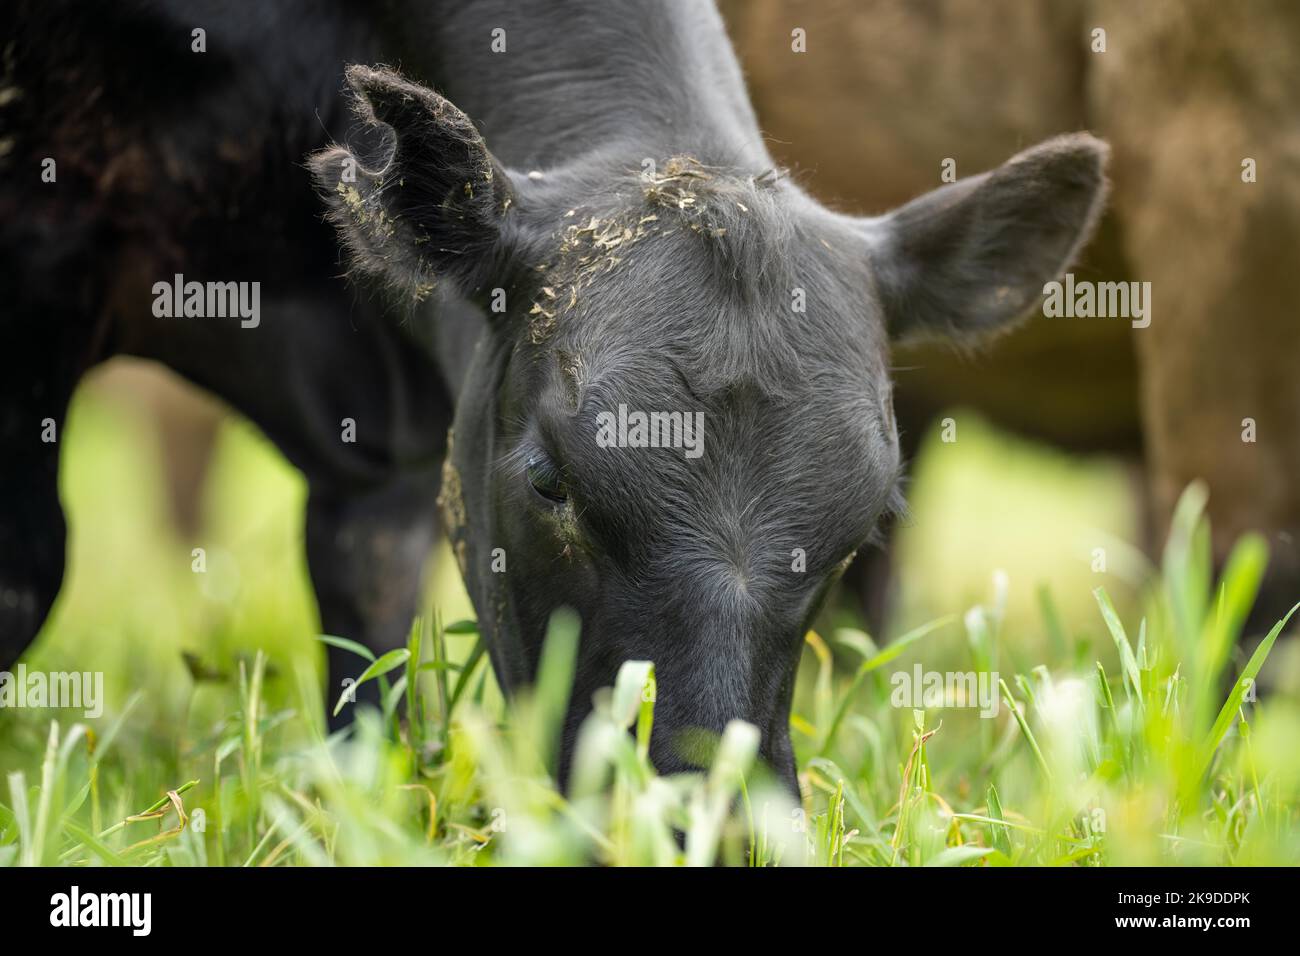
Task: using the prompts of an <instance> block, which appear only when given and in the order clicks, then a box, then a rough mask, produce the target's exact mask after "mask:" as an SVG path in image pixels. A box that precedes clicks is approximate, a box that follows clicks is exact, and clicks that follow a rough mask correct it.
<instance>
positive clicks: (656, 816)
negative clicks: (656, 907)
mask: <svg viewBox="0 0 1300 956" xmlns="http://www.w3.org/2000/svg"><path fill="white" fill-rule="evenodd" d="M76 416H77V417H76V418H74V422H73V424H72V425H71V426H70V429H69V432H70V433H71V432H72V430H73V429H74V428H75V429H77V434H78V435H79V436H81V437H80V438H78V439H77V440H76V441H75V442H71V441H70V445H69V448H68V451H67V456H68V461H67V462H66V468H65V472H64V480H65V482H66V484H65V489H64V491H65V494H66V495H67V496H68V497H69V498H70V499H71V501H72V502H73V509H72V510H73V518H74V521H73V537H74V541H73V550H74V556H73V576H74V579H73V580H72V581H71V582H70V587H69V593H68V594H67V595H65V597H64V598H63V599H62V600H61V602H60V607H59V608H58V610H57V612H56V616H55V620H53V621H52V622H51V625H50V627H49V628H48V629H47V633H46V635H45V637H44V638H43V639H42V642H41V644H40V645H39V646H38V647H37V648H36V649H35V651H34V653H33V655H32V656H31V658H30V660H29V665H30V666H32V667H40V668H44V669H49V670H59V669H77V670H84V669H88V668H102V669H104V670H105V672H106V674H107V676H108V678H109V683H110V687H111V691H110V694H109V708H108V711H106V714H105V716H104V717H103V718H102V719H100V720H98V721H94V722H91V723H92V725H93V727H88V726H85V725H83V724H80V723H77V719H78V716H79V715H78V714H77V712H74V711H64V712H54V713H55V714H56V719H55V720H51V719H50V716H51V712H50V711H35V710H7V711H0V865H6V864H7V865H17V864H67V865H120V864H130V865H152V866H157V865H226V866H240V865H248V866H286V865H355V864H451V865H502V864H581V863H587V862H602V863H610V864H647V865H648V864H654V865H659V864H710V863H713V862H715V861H722V862H725V863H729V864H735V865H770V864H773V863H781V864H808V865H824V866H841V865H844V866H853V865H872V866H886V865H898V866H1005V865H1076V866H1099V865H1132V864H1157V865H1164V864H1169V865H1182V864H1209V865H1255V864H1285V865H1294V864H1296V863H1297V862H1300V821H1298V820H1297V806H1298V798H1300V753H1297V751H1296V748H1295V746H1294V741H1295V740H1296V739H1298V737H1300V704H1298V703H1297V700H1296V698H1295V696H1294V695H1293V694H1291V693H1289V692H1288V691H1287V690H1286V686H1285V680H1284V679H1283V678H1284V677H1285V675H1284V674H1281V673H1280V669H1279V663H1280V661H1279V659H1278V657H1277V654H1276V653H1273V654H1271V655H1270V652H1271V651H1274V650H1281V649H1282V648H1281V644H1278V645H1277V646H1276V648H1275V647H1274V640H1275V638H1276V636H1277V633H1278V632H1279V631H1280V629H1281V628H1280V625H1279V628H1278V629H1275V630H1274V631H1273V632H1272V633H1271V634H1270V635H1268V636H1267V637H1266V638H1265V640H1264V641H1263V642H1261V643H1259V644H1258V649H1257V650H1255V651H1254V652H1253V656H1252V655H1249V654H1247V653H1245V652H1244V651H1243V650H1242V647H1243V646H1245V647H1246V648H1249V647H1251V646H1252V645H1253V642H1246V643H1245V644H1244V645H1243V642H1242V640H1241V635H1240V631H1241V628H1242V621H1243V620H1244V618H1245V614H1246V611H1247V610H1248V609H1249V607H1250V604H1251V602H1252V601H1253V599H1254V596H1255V592H1256V590H1257V588H1258V584H1259V580H1260V577H1261V575H1262V572H1263V567H1264V563H1265V560H1266V555H1265V552H1264V546H1263V544H1262V542H1261V541H1259V540H1257V539H1255V538H1245V539H1243V540H1242V541H1241V542H1239V544H1238V546H1237V549H1236V551H1235V552H1234V554H1233V556H1232V559H1231V560H1230V561H1229V562H1228V565H1227V568H1226V570H1225V571H1224V573H1223V575H1222V578H1221V579H1220V580H1218V581H1214V580H1212V579H1211V575H1210V569H1209V558H1208V533H1207V529H1206V526H1205V523H1204V521H1203V519H1202V511H1203V507H1204V496H1203V493H1202V492H1201V491H1200V489H1199V488H1197V487H1195V486H1194V487H1193V488H1192V489H1190V490H1189V492H1188V493H1187V494H1186V495H1185V496H1184V499H1183V502H1182V504H1181V506H1180V508H1179V513H1178V516H1177V519H1176V521H1175V525H1174V528H1173V532H1172V534H1171V536H1170V541H1169V544H1168V546H1167V548H1166V549H1165V552H1164V555H1163V557H1162V560H1161V568H1160V569H1159V571H1158V572H1152V573H1149V574H1144V575H1143V576H1142V577H1141V578H1140V580H1137V581H1136V582H1134V583H1136V585H1137V586H1135V587H1131V588H1130V587H1127V586H1126V585H1127V583H1129V581H1130V578H1128V577H1125V578H1123V579H1116V578H1114V577H1110V578H1107V577H1105V576H1097V575H1091V574H1088V573H1077V574H1075V575H1073V577H1071V578H1070V579H1069V580H1068V581H1067V582H1065V584H1064V585H1063V584H1062V583H1061V582H1059V581H1057V580H1051V582H1050V584H1049V585H1045V584H1044V583H1043V582H1042V581H1041V580H1040V579H1038V578H1036V577H1032V576H1029V575H1030V572H1029V571H1027V570H1026V569H1025V568H1024V567H1017V566H1016V565H1015V564H1010V566H1009V570H1008V571H1007V573H1005V574H998V575H997V576H996V577H993V576H986V577H985V578H984V580H985V581H986V582H987V583H986V585H985V591H986V596H984V597H976V598H975V601H974V603H970V602H958V600H957V599H956V598H954V597H952V595H951V594H949V595H948V596H947V597H937V598H936V597H932V598H931V600H930V603H931V604H937V605H939V606H935V607H931V608H930V610H931V611H932V613H931V614H930V615H929V616H923V615H920V614H919V613H918V612H919V611H920V610H922V609H923V606H922V605H921V604H919V603H918V602H920V601H921V599H920V598H919V597H918V596H917V595H915V594H913V595H912V596H911V599H910V601H909V611H908V617H909V618H910V619H909V620H907V621H906V622H905V623H906V625H907V629H906V630H905V631H901V632H900V633H898V634H896V635H890V636H888V637H887V638H886V637H873V636H871V635H868V634H866V633H865V632H863V631H862V630H860V629H858V628H855V627H853V626H852V623H853V622H852V621H837V622H835V623H834V624H828V625H827V627H826V629H825V630H824V631H823V632H822V633H821V634H818V633H810V634H809V635H808V637H807V642H806V647H805V654H804V660H803V662H802V666H801V670H800V679H799V683H798V687H797V690H796V698H795V708H794V714H793V718H792V734H793V738H794V742H795V745H796V751H797V756H798V763H799V770H800V784H801V787H802V791H803V792H802V795H801V799H800V800H798V801H795V800H793V799H792V798H791V797H789V796H787V795H786V794H785V793H783V792H782V791H781V790H780V788H778V787H776V786H775V785H774V783H773V781H772V780H771V779H770V777H769V776H768V775H767V774H766V773H765V772H764V771H763V768H762V767H761V766H759V765H758V764H757V762H756V761H755V757H754V754H755V749H756V743H757V741H756V735H755V733H754V731H753V730H752V728H749V727H747V726H746V725H743V724H739V723H736V724H733V725H732V726H731V727H729V728H728V729H727V731H726V733H725V734H724V735H723V737H722V739H721V740H720V741H719V743H718V749H717V751H716V754H717V756H716V759H715V763H714V765H713V767H712V769H711V770H710V771H709V772H708V773H700V774H695V775H681V776H676V777H668V778H664V777H659V776H658V775H656V774H655V773H654V771H653V769H652V768H651V767H650V765H649V763H648V760H647V756H646V754H647V741H648V739H649V734H650V732H651V729H652V727H653V720H654V692H653V691H654V673H653V668H652V666H651V664H650V663H649V662H629V663H628V664H626V665H625V666H624V668H623V669H622V671H621V672H620V674H619V677H618V681H617V683H616V685H615V686H614V687H613V688H611V689H610V690H609V692H608V693H607V694H605V695H603V696H602V697H601V698H600V700H599V701H598V706H597V708H596V711H595V713H594V714H593V716H592V718H591V719H590V721H589V722H588V723H587V725H586V726H585V727H584V729H583V731H582V734H581V738H580V741H579V746H578V751H577V756H576V759H575V765H574V766H575V769H574V777H573V785H572V787H571V788H570V790H569V792H568V793H567V794H566V795H562V794H560V793H559V791H558V790H557V788H556V787H555V785H554V761H555V737H556V729H557V727H558V724H559V720H560V717H561V715H562V714H563V711H564V707H565V704H566V701H567V695H568V688H569V678H570V675H571V669H572V663H573V653H574V648H575V647H576V641H577V639H578V636H579V625H578V623H577V622H576V621H575V620H572V619H570V618H568V617H565V616H563V615H560V616H557V617H556V618H555V619H554V620H553V621H552V627H551V634H550V636H549V638H548V642H547V646H546V652H545V657H544V662H543V665H542V668H541V673H540V676H539V681H538V685H537V687H536V688H535V690H534V691H533V692H532V693H530V694H528V695H526V696H525V697H524V698H523V699H521V700H518V701H516V702H515V703H514V704H512V706H511V707H510V708H508V709H507V708H506V707H505V706H504V704H503V703H502V701H501V698H500V695H499V693H498V692H497V690H496V687H495V683H494V681H493V679H492V677H491V674H490V668H489V667H488V666H487V662H486V660H485V658H484V656H483V655H482V653H481V649H480V645H479V643H478V636H477V634H476V633H475V630H474V626H473V622H472V621H471V620H468V618H469V617H470V613H469V609H468V605H467V604H466V603H465V602H464V598H463V595H462V594H460V593H459V592H458V591H457V590H456V589H455V588H454V587H452V586H451V582H450V581H449V579H448V578H447V577H445V576H442V577H440V578H439V579H438V580H436V581H435V582H434V586H433V593H434V594H435V595H436V596H437V599H438V601H437V604H438V607H437V609H435V610H431V611H430V613H429V614H427V615H424V616H423V617H422V618H421V619H420V620H418V621H417V622H415V623H414V626H413V628H412V632H411V639H410V641H409V643H408V646H407V647H406V648H404V649H403V650H400V651H397V652H394V653H393V654H391V655H386V656H385V657H383V658H381V659H380V660H379V661H374V660H370V659H366V657H365V656H363V655H362V654H358V656H357V666H356V674H357V675H358V676H359V677H363V678H364V679H367V680H375V681H379V682H381V683H382V685H383V688H384V693H383V699H384V701H385V706H384V708H383V712H382V713H380V712H376V711H362V712H361V713H360V715H359V719H358V722H357V724H356V728H355V733H354V735H353V736H352V738H351V739H330V738H327V737H326V736H325V733H324V730H323V727H324V714H325V713H326V710H327V708H333V707H334V706H336V704H337V701H336V700H333V699H331V700H328V701H327V700H324V699H323V698H322V694H321V689H320V677H319V666H320V658H321V654H320V648H319V643H320V639H319V638H317V637H316V636H315V635H314V627H315V625H314V621H313V619H312V613H311V605H310V597H309V594H308V592H307V590H306V586H305V582H304V579H303V574H302V568H301V564H300V561H301V559H300V558H299V557H297V555H296V551H295V549H296V548H297V538H298V536H299V535H300V530H298V529H297V526H296V525H295V524H294V523H295V522H300V521H301V518H300V513H301V502H302V489H301V485H300V483H299V482H298V481H297V479H296V477H295V476H293V474H292V472H290V471H289V470H288V469H286V468H285V467H284V466H283V465H282V464H280V463H277V462H276V461H275V459H274V457H273V456H269V455H267V453H266V452H265V449H264V448H263V446H262V444H261V442H260V440H259V439H257V438H256V436H255V435H254V434H253V433H251V431H249V430H248V429H247V428H246V427H244V426H235V427H232V428H230V429H228V430H227V432H226V434H225V436H224V438H223V451H222V454H221V456H220V458H219V465H218V475H217V476H216V483H215V486H214V495H213V498H214V501H215V502H217V504H216V505H214V508H213V515H212V521H211V522H210V524H211V525H212V527H211V530H210V531H209V532H208V533H207V534H206V536H205V538H204V541H203V545H204V546H205V547H206V548H207V549H208V553H209V569H210V570H209V574H208V576H206V577H205V576H201V575H194V574H191V573H190V572H189V552H190V546H191V545H192V544H193V543H192V542H182V541H176V540H173V539H172V538H171V537H170V535H171V532H169V531H167V530H166V529H165V527H163V523H162V522H161V520H160V518H159V516H158V514H157V504H156V494H155V493H154V492H155V489H151V488H148V487H144V488H143V489H142V488H141V487H140V478H139V475H140V474H144V473H146V472H147V469H144V468H140V469H138V470H136V471H133V470H132V469H131V468H130V467H128V465H127V464H126V463H124V462H125V458H126V456H125V455H124V454H123V452H122V449H123V448H131V449H133V450H134V451H133V454H134V456H135V458H136V459H139V458H142V457H143V458H144V459H146V460H147V457H148V448H149V438H148V436H147V435H145V434H141V433H133V432H132V431H131V429H132V427H133V426H132V424H131V418H130V416H129V415H118V414H115V413H113V412H112V409H111V405H107V404H105V403H104V402H102V401H101V402H99V403H85V402H83V403H80V404H79V405H78V409H77V412H76ZM963 440H964V441H965V440H966V439H965V438H963ZM142 449H143V451H142ZM935 480H936V481H940V479H939V478H936V479H935ZM945 480H946V479H945ZM918 483H920V479H918ZM922 490H923V489H922ZM100 496H104V497H106V498H107V499H111V500H113V501H114V502H117V503H118V507H117V508H115V509H114V510H113V511H112V513H110V514H102V515H100V514H95V513H93V512H91V511H89V510H87V509H86V508H85V507H84V506H79V505H78V504H77V503H78V502H79V501H80V502H85V501H94V500H104V498H103V497H100ZM79 507H80V508H81V510H80V511H78V508H79ZM914 507H916V508H917V510H918V511H920V510H921V508H922V505H921V504H920V503H914ZM78 517H80V518H81V521H80V522H78V520H77V519H78ZM141 528H153V529H155V530H154V532H153V541H152V544H150V545H149V546H146V545H145V544H144V543H140V541H139V539H140V529H141ZM131 542H135V543H134V544H131ZM214 553H215V554H218V555H224V557H223V558H221V559H220V560H219V561H218V562H217V567H218V568H223V567H224V570H222V571H221V572H220V573H221V575H222V577H221V579H219V580H213V579H212V577H211V574H212V570H211V569H212V567H213V563H212V560H211V558H212V555H213V554H214ZM286 555H293V556H292V557H286ZM977 557H978V556H976V555H975V554H973V553H971V554H968V558H969V559H970V560H969V562H968V563H969V564H972V565H976V566H978V565H979V564H980V562H979V561H978V560H977ZM985 557H987V556H985ZM1002 557H1004V555H994V560H996V561H997V562H998V565H997V566H1001V565H1003V564H1004V563H1005V562H1003V561H1002V560H1001V559H1002ZM285 562H291V563H289V564H287V565H286V563H285ZM450 564H451V562H446V561H444V562H442V570H440V571H439V575H446V573H447V572H446V570H445V569H447V568H448V567H449V566H450ZM986 572H987V569H984V570H982V571H981V574H986ZM948 587H949V589H950V590H951V589H954V588H955V589H956V590H958V591H960V592H961V593H966V592H967V591H968V590H969V588H970V585H969V583H967V584H963V585H960V586H957V585H954V584H952V583H949V584H948ZM1067 591H1068V593H1067ZM1110 592H1114V595H1115V600H1114V601H1112V599H1111V596H1110ZM110 611H113V612H116V611H120V612H121V613H109V612H110ZM448 621H450V622H452V623H450V624H448V623H446V622H448ZM839 625H843V626H839ZM313 645H315V646H313ZM182 651H189V652H190V653H192V654H194V655H196V656H197V658H198V663H197V664H194V665H192V666H190V667H186V665H185V664H184V663H183V661H182V657H181V653H182ZM917 663H921V664H923V665H924V666H925V668H926V670H934V671H950V670H951V671H980V672H986V673H992V672H996V673H997V674H998V675H999V676H1000V681H999V682H997V684H996V687H997V692H998V697H999V701H1000V704H1001V706H1000V709H999V712H998V714H997V715H996V716H995V717H992V718H981V717H979V716H978V711H976V710H975V709H972V708H970V707H965V706H960V705H961V704H962V703H963V701H962V700H960V699H955V698H953V697H945V698H943V699H942V700H939V701H929V700H927V701H926V702H925V709H919V708H913V707H911V706H906V705H904V706H896V703H897V702H896V701H895V700H893V699H892V698H893V697H894V694H893V686H892V682H893V678H894V675H895V674H897V673H898V672H910V671H911V670H912V668H913V666H914V665H915V664H917ZM1256 677H1259V678H1260V680H1261V682H1262V683H1263V684H1264V685H1266V686H1269V685H1273V686H1274V689H1271V690H1270V691H1269V692H1267V693H1265V692H1263V691H1260V692H1259V693H1258V694H1256V693H1255V683H1254V679H1255V678H1256ZM1255 698H1258V699H1255ZM679 835H680V837H681V838H680V839H679V838H678V837H679Z"/></svg>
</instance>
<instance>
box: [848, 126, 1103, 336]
mask: <svg viewBox="0 0 1300 956" xmlns="http://www.w3.org/2000/svg"><path fill="white" fill-rule="evenodd" d="M1107 154H1108V148H1107V146H1106V144H1105V143H1103V142H1102V141H1101V140H1098V139H1095V138H1094V137H1092V136H1089V135H1087V134H1086V133H1077V134H1073V135H1069V136H1059V137H1057V138H1056V139H1052V140H1048V141H1047V142H1045V143H1042V144H1040V145H1038V146H1035V147H1033V148H1032V149H1027V150H1025V151H1024V152H1022V153H1020V154H1019V155H1017V156H1014V157H1012V158H1011V159H1010V160H1008V161H1007V162H1006V163H1003V164H1002V165H1001V166H999V167H998V168H997V169H994V170H991V171H990V172H986V173H981V174H979V175H977V176H972V177H970V178H968V179H962V180H958V181H957V182H956V183H953V184H951V185H948V186H943V187H940V188H939V189H936V190H934V191H933V192H929V193H926V194H925V195H923V196H921V197H919V198H918V199H914V200H912V201H911V202H909V203H908V204H907V205H905V206H903V207H902V208H900V209H898V210H896V211H895V212H893V213H891V214H889V215H887V216H884V217H881V218H879V219H870V220H865V221H864V222H863V223H862V227H861V228H862V230H863V232H864V234H865V236H866V238H867V241H868V244H869V248H870V254H871V265H872V272H873V274H874V277H875V282H876V287H877V290H878V291H879V293H880V296H881V298H882V300H883V304H884V311H885V323H886V327H887V328H888V329H889V332H890V334H891V335H892V336H893V337H895V338H902V339H908V338H917V337H936V336H942V337H948V338H957V339H961V338H971V337H975V336H979V335H980V334H982V333H987V332H991V331H994V330H997V329H1000V328H1002V327H1005V326H1007V325H1009V324H1010V323H1012V322H1013V321H1014V320H1016V319H1018V318H1020V317H1021V316H1022V315H1024V314H1025V312H1026V311H1028V310H1029V309H1030V307H1032V306H1033V305H1034V303H1035V302H1036V301H1039V300H1040V298H1041V296H1042V291H1043V286H1044V284H1046V283H1047V282H1050V281H1051V280H1053V279H1055V278H1057V277H1058V276H1060V275H1061V273H1063V272H1064V271H1065V270H1066V269H1067V268H1069V266H1070V264H1071V262H1072V261H1073V260H1074V257H1075V255H1076V253H1077V252H1078V250H1079V248H1080V246H1082V245H1083V243H1084V242H1085V241H1086V240H1087V238H1088V236H1089V235H1090V233H1091V232H1092V229H1093V227H1094V225H1095V224H1096V222H1097V219H1098V217H1099V216H1100V215H1101V210H1102V207H1103V205H1104V203H1105V196H1106V174H1105V166H1106V158H1107Z"/></svg>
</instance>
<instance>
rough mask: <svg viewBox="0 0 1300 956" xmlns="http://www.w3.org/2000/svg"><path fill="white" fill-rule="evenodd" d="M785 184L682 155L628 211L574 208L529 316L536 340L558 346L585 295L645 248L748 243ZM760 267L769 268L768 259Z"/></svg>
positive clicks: (648, 178) (645, 186)
mask: <svg viewBox="0 0 1300 956" xmlns="http://www.w3.org/2000/svg"><path fill="white" fill-rule="evenodd" d="M778 180H779V176H778V174H777V173H776V172H775V171H769V172H767V173H764V174H762V175H760V176H751V177H744V176H741V175H738V174H736V173H734V172H731V171H725V170H721V169H718V168H716V167H708V166H705V165H704V164H702V163H701V162H699V161H698V160H697V159H695V158H693V157H690V156H674V157H672V158H670V159H668V160H667V161H666V162H665V163H664V164H663V166H662V167H661V168H656V169H655V170H653V171H652V172H649V173H643V174H641V175H640V176H639V178H638V182H637V185H638V187H639V190H638V193H637V194H636V197H635V198H634V199H632V200H630V201H626V193H622V192H620V193H619V196H620V198H621V199H624V200H625V201H624V202H623V203H622V204H616V203H609V202H606V203H605V204H604V205H603V206H602V205H594V208H589V207H575V208H573V209H570V210H569V211H568V212H566V213H565V214H564V218H565V219H566V220H568V224H567V225H566V226H564V227H563V228H562V230H561V232H560V237H559V239H560V241H559V245H558V248H557V249H556V254H555V256H554V258H553V260H552V261H550V262H547V263H545V264H543V265H541V266H539V267H538V271H539V272H540V273H541V274H542V285H541V287H540V289H539V292H538V295H537V297H536V298H535V300H534V301H533V305H532V308H531V310H530V312H529V315H530V321H529V338H530V340H531V341H532V343H533V344H534V345H541V344H543V343H544V342H546V341H547V340H548V339H550V338H551V336H552V335H553V334H554V333H555V331H556V329H557V327H558V326H559V324H560V323H561V322H562V321H563V320H564V319H565V318H566V317H567V316H570V315H572V314H573V313H574V312H575V311H576V310H578V308H579V306H580V305H582V304H583V302H584V298H585V293H587V292H588V290H590V289H591V288H592V286H593V285H595V284H596V283H597V282H598V281H600V280H601V279H602V278H603V277H606V276H610V275H611V274H613V273H615V271H616V270H617V269H618V268H619V267H620V266H621V265H623V264H624V263H625V262H626V261H627V259H628V257H629V255H630V254H631V253H632V250H633V247H635V246H637V245H638V244H640V243H644V242H647V241H653V240H655V239H658V238H666V237H669V236H672V235H674V234H679V235H684V234H688V233H694V234H697V235H699V236H702V237H704V238H706V239H711V240H716V241H717V242H718V243H721V244H725V243H727V241H728V237H729V236H730V237H738V238H740V241H743V236H744V235H746V234H749V233H752V232H753V231H754V224H753V223H752V222H746V220H747V219H750V220H752V218H753V217H754V215H755V210H756V207H757V206H759V205H760V204H761V203H762V196H763V194H770V193H771V189H770V187H771V186H772V185H773V184H774V183H776V182H777V181H778ZM732 241H733V242H734V241H736V240H735V239H733V240H732ZM719 251H722V253H723V255H724V257H725V258H731V259H735V260H737V261H743V260H742V259H741V256H740V255H739V254H737V255H734V256H727V255H726V252H725V250H719ZM750 265H751V263H747V264H746V267H747V268H748V267H749V266H750ZM752 265H755V266H759V267H761V260H760V261H759V262H756V263H752Z"/></svg>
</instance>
